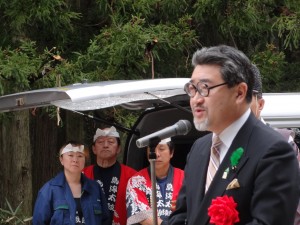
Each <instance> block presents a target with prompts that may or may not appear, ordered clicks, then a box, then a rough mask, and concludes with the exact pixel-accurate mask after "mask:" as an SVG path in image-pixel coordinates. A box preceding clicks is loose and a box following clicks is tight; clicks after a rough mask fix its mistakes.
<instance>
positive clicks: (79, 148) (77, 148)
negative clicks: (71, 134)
mask: <svg viewBox="0 0 300 225" xmlns="http://www.w3.org/2000/svg"><path fill="white" fill-rule="evenodd" d="M67 152H81V153H84V145H79V146H73V145H72V144H67V145H66V147H64V148H63V150H62V151H61V153H60V155H62V154H64V153H67Z"/></svg>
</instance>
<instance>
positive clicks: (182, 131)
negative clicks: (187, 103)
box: [176, 120, 192, 135]
mask: <svg viewBox="0 0 300 225" xmlns="http://www.w3.org/2000/svg"><path fill="white" fill-rule="evenodd" d="M176 125H177V126H178V130H177V135H186V134H188V133H189V132H190V130H191V129H192V124H191V122H190V121H188V120H179V121H178V122H177V123H176Z"/></svg>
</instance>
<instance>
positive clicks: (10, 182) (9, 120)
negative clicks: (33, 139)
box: [0, 110, 32, 217]
mask: <svg viewBox="0 0 300 225" xmlns="http://www.w3.org/2000/svg"><path fill="white" fill-rule="evenodd" d="M4 117H5V118H3V120H2V122H1V123H0V127H1V129H0V132H1V133H0V137H1V139H0V155H1V163H0V180H1V182H0V193H1V195H0V207H1V208H4V209H8V207H7V205H6V201H5V199H7V200H8V202H9V203H10V204H11V206H12V208H13V209H14V210H15V209H16V207H17V206H18V205H19V204H20V203H21V202H23V204H22V206H21V208H20V210H21V212H22V215H25V216H28V217H30V216H31V214H32V210H31V204H32V174H31V171H32V162H31V148H30V139H29V113H28V110H24V111H18V112H13V113H10V114H5V115H4Z"/></svg>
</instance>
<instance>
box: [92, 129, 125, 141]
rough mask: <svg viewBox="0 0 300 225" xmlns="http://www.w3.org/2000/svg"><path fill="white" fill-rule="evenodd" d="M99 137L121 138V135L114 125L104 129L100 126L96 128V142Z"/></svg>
mask: <svg viewBox="0 0 300 225" xmlns="http://www.w3.org/2000/svg"><path fill="white" fill-rule="evenodd" d="M98 137H117V138H119V137H120V135H119V133H118V131H117V130H116V128H115V127H114V126H112V127H110V128H105V129H103V130H101V129H99V128H98V129H97V130H96V134H95V135H94V142H95V141H96V140H97V138H98Z"/></svg>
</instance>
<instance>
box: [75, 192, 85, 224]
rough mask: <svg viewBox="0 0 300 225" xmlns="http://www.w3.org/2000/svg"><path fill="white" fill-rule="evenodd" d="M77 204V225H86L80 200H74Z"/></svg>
mask: <svg viewBox="0 0 300 225" xmlns="http://www.w3.org/2000/svg"><path fill="white" fill-rule="evenodd" d="M74 199H75V203H76V215H75V224H76V225H82V224H85V221H84V217H83V214H82V208H81V203H80V198H74Z"/></svg>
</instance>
